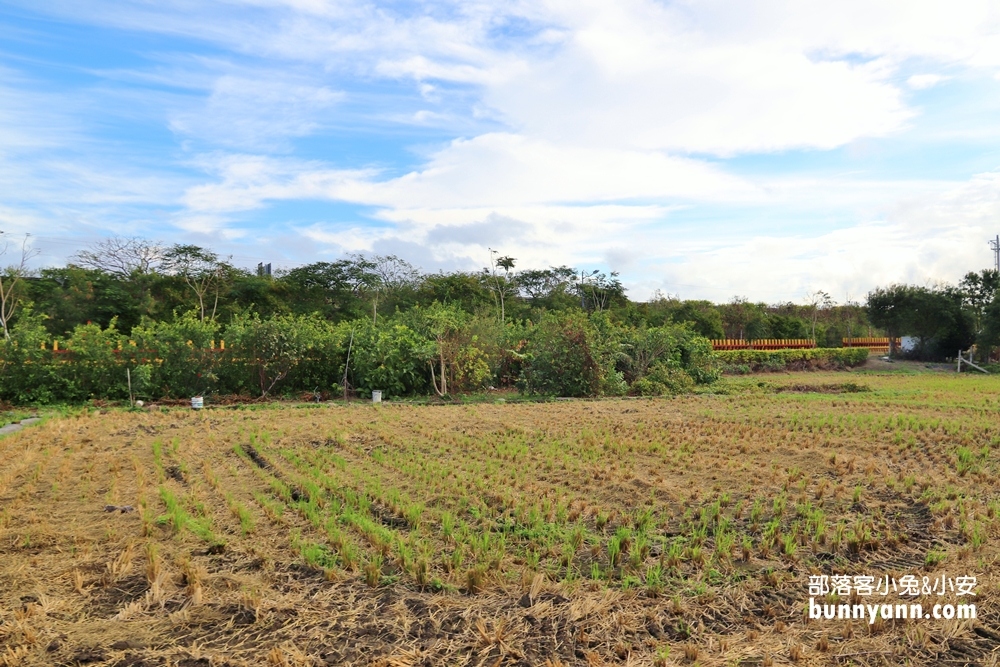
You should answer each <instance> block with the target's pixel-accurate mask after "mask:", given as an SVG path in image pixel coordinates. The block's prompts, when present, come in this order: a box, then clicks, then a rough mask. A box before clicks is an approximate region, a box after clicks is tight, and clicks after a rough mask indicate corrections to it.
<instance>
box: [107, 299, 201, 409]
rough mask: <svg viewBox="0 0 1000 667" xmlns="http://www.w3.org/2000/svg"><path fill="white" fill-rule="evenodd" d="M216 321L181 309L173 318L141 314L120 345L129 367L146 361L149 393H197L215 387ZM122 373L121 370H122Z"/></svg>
mask: <svg viewBox="0 0 1000 667" xmlns="http://www.w3.org/2000/svg"><path fill="white" fill-rule="evenodd" d="M218 337H219V324H218V323H217V322H213V321H211V320H207V321H202V320H201V319H200V318H199V317H198V315H197V313H195V312H194V311H191V312H189V313H185V314H184V315H182V316H180V317H179V318H177V319H175V320H174V321H173V322H156V321H153V320H151V319H148V318H144V319H143V320H142V322H141V323H140V324H139V325H138V326H136V327H134V328H133V329H132V335H131V339H132V341H133V342H134V343H135V345H134V346H132V345H129V346H128V347H125V348H123V349H124V352H125V353H126V356H127V357H128V359H127V363H128V364H129V366H130V367H131V368H136V367H138V366H143V365H149V366H150V367H151V371H152V372H151V374H150V375H151V377H150V380H149V389H148V391H149V393H150V395H152V396H155V397H160V396H171V397H183V396H199V395H202V394H206V393H209V392H211V391H213V390H215V389H217V388H218V387H217V385H218V380H219V377H218V374H217V371H218V365H219V363H220V361H221V360H220V355H219V354H217V353H216V352H214V351H213V349H212V348H213V343H214V341H215V339H216V338H218ZM123 374H124V371H123Z"/></svg>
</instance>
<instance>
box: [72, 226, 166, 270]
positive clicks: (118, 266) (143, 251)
mask: <svg viewBox="0 0 1000 667" xmlns="http://www.w3.org/2000/svg"><path fill="white" fill-rule="evenodd" d="M164 251H165V248H164V246H163V244H162V243H159V242H155V241H147V240H146V239H141V238H138V237H134V236H133V237H130V238H126V237H122V236H113V237H111V238H108V239H102V240H100V241H98V242H96V243H94V244H93V245H92V246H91V247H90V249H89V250H81V251H80V252H78V253H76V254H75V255H73V256H72V257H71V258H70V259H72V260H73V261H74V262H75V263H76V264H78V265H80V266H82V267H85V268H88V269H95V270H98V271H104V272H106V273H110V274H113V275H116V276H120V277H122V278H128V277H129V276H131V275H133V274H137V273H138V274H141V275H145V274H147V273H152V272H153V271H156V270H158V269H159V268H160V267H161V266H162V264H163V260H164Z"/></svg>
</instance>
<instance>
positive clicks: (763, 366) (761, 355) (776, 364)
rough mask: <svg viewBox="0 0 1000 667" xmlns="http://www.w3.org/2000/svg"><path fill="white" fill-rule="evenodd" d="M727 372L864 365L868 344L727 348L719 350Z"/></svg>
mask: <svg viewBox="0 0 1000 667" xmlns="http://www.w3.org/2000/svg"><path fill="white" fill-rule="evenodd" d="M715 357H716V358H717V359H718V360H719V361H720V362H721V363H722V370H723V372H724V373H735V374H740V373H755V372H759V371H798V370H835V369H843V368H853V367H854V366H861V365H862V364H864V363H865V362H866V361H867V360H868V348H864V347H854V348H848V347H815V348H809V349H804V350H725V351H720V352H716V353H715Z"/></svg>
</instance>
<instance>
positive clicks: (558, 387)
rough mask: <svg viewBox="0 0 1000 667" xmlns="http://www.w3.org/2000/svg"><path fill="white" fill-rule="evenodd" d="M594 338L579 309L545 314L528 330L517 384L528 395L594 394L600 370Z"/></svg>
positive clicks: (586, 320) (586, 319) (598, 388)
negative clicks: (560, 313) (522, 364)
mask: <svg viewBox="0 0 1000 667" xmlns="http://www.w3.org/2000/svg"><path fill="white" fill-rule="evenodd" d="M596 337H597V332H596V331H595V330H594V327H593V326H592V324H591V323H590V321H589V320H588V318H587V316H586V315H584V314H583V313H582V312H575V313H569V314H562V315H553V314H545V315H544V316H543V317H542V321H541V322H539V323H538V325H537V326H535V327H534V328H533V329H531V330H530V331H529V333H528V337H527V340H526V344H525V352H524V361H525V363H524V366H523V367H522V369H521V377H520V378H519V380H518V387H519V388H520V389H521V390H522V391H524V392H526V393H529V394H546V395H550V396H596V395H598V394H599V393H600V392H601V384H602V377H601V375H602V373H601V371H602V369H601V364H600V361H599V359H598V356H597V350H595V349H594V348H595V342H596V341H595V339H596Z"/></svg>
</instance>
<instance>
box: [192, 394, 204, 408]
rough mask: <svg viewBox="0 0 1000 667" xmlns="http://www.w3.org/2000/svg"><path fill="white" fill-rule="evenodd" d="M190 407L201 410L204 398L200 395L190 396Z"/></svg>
mask: <svg viewBox="0 0 1000 667" xmlns="http://www.w3.org/2000/svg"><path fill="white" fill-rule="evenodd" d="M191 407H192V408H194V409H195V410H201V409H202V408H203V407H205V399H204V398H202V397H201V396H192V397H191Z"/></svg>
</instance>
